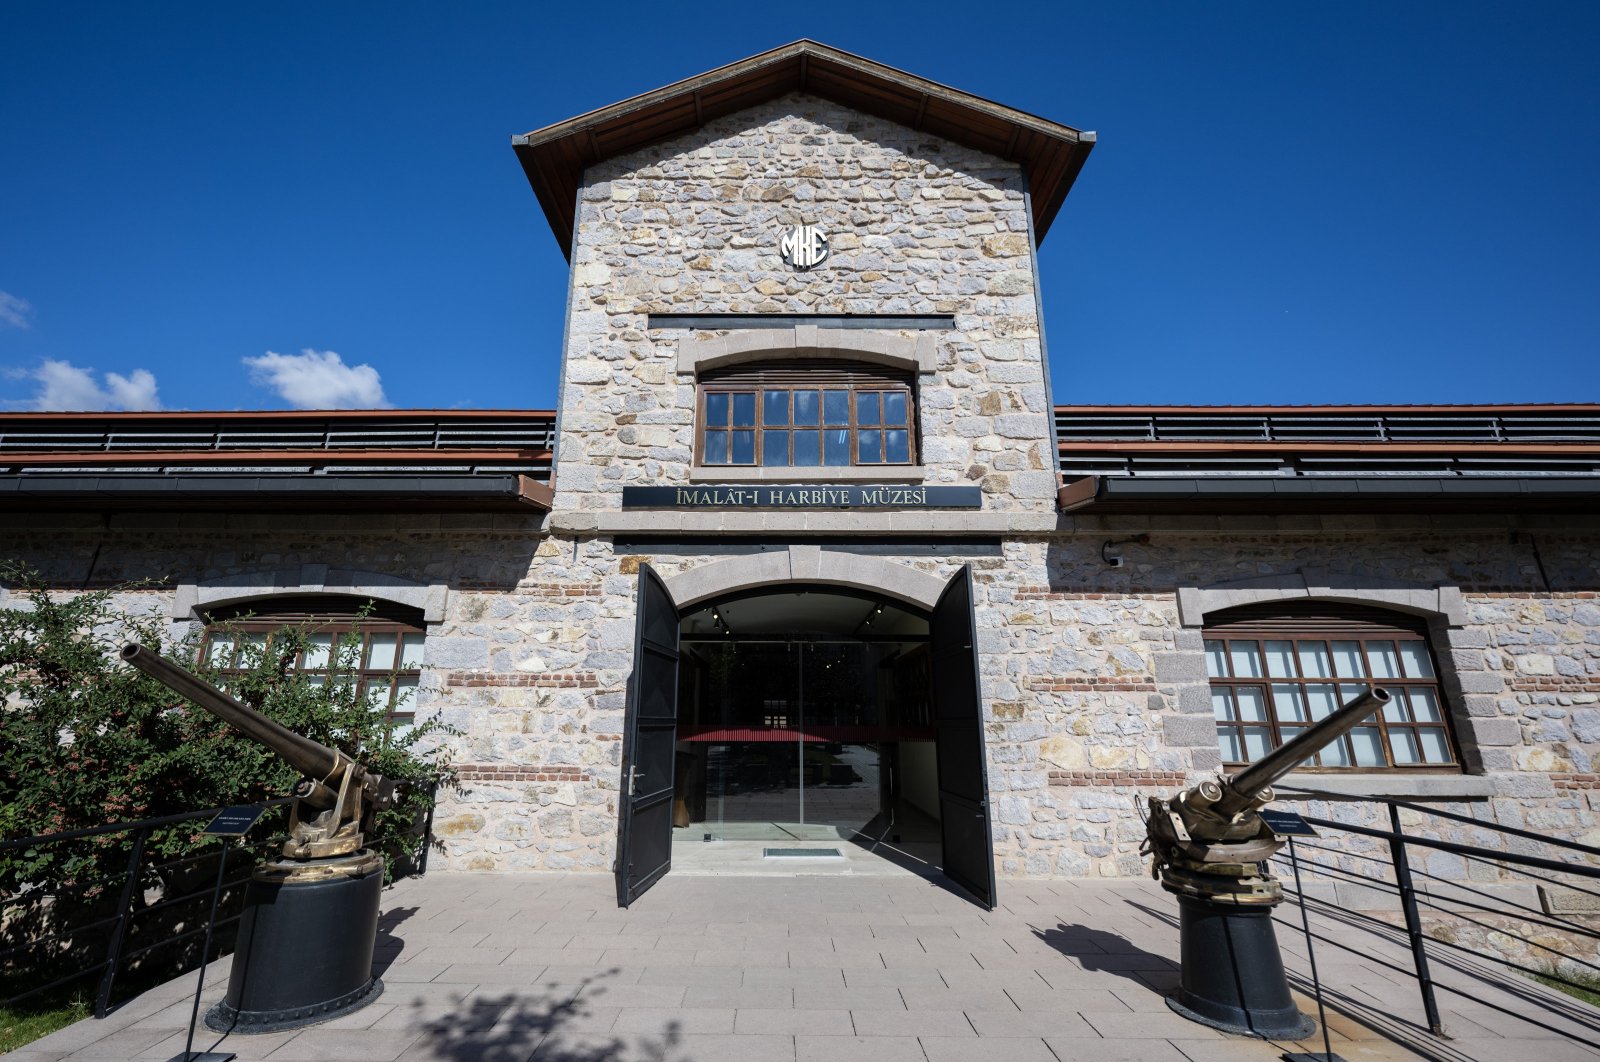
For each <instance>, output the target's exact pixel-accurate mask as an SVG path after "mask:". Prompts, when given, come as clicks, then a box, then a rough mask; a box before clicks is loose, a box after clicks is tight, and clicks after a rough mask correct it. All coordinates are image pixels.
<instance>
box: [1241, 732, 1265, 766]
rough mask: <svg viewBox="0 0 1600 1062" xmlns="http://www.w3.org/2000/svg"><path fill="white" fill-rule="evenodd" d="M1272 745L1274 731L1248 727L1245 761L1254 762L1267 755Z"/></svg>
mask: <svg viewBox="0 0 1600 1062" xmlns="http://www.w3.org/2000/svg"><path fill="white" fill-rule="evenodd" d="M1271 744H1272V731H1270V730H1268V729H1267V728H1266V727H1264V726H1247V727H1245V728H1244V755H1245V759H1247V760H1250V761H1252V762H1254V761H1255V760H1259V759H1260V758H1261V757H1263V756H1265V755H1266V754H1267V749H1268V747H1269V746H1270V745H1271Z"/></svg>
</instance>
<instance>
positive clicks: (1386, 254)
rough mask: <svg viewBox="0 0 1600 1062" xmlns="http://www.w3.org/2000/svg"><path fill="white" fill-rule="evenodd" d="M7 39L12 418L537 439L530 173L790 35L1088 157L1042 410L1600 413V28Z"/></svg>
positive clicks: (28, 23) (1, 287) (1411, 15)
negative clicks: (142, 413)
mask: <svg viewBox="0 0 1600 1062" xmlns="http://www.w3.org/2000/svg"><path fill="white" fill-rule="evenodd" d="M590 17H593V19H594V20H595V21H593V22H590V21H589V19H590ZM0 18H3V22H0V24H3V27H4V32H0V144H3V145H4V151H3V155H0V158H3V159H4V162H3V164H0V370H3V375H0V401H4V402H6V403H7V405H8V406H9V407H10V408H23V407H30V406H36V405H38V404H39V403H40V402H41V401H42V402H44V403H45V404H47V405H57V406H59V405H63V404H72V405H79V406H86V405H94V404H98V405H100V406H104V407H109V408H116V407H119V406H120V407H137V406H140V405H149V404H151V403H153V402H158V403H159V404H160V405H162V406H163V407H165V408H189V409H204V408H214V409H236V408H289V407H291V406H293V405H295V404H307V403H315V401H316V400H317V399H319V398H329V397H332V398H334V399H336V400H337V401H338V402H339V403H340V404H344V405H362V404H374V403H378V402H387V403H389V404H392V405H395V406H399V407H430V408H432V407H449V406H462V407H478V408H504V407H518V408H532V407H541V406H547V405H549V404H551V403H552V402H553V401H554V397H555V390H556V370H557V365H558V358H559V347H560V343H561V325H562V322H561V314H562V310H563V298H564V293H565V284H564V274H565V268H566V265H565V262H564V260H563V259H562V256H561V252H560V250H559V248H558V247H557V245H556V242H555V240H554V238H553V237H552V236H551V234H550V232H549V230H548V228H547V226H546V224H545V221H544V219H543V217H542V215H541V214H540V212H539V210H538V207H537V204H536V202H535V200H534V197H533V194H532V192H531V191H530V190H529V188H528V186H527V183H526V181H525V180H524V178H523V176H522V173H521V171H520V169H519V167H518V165H517V163H516V159H515V157H514V156H513V154H512V151H511V147H510V142H509V138H510V136H511V135H512V134H513V133H520V132H526V131H528V130H530V129H535V128H538V127H540V126H543V125H546V124H548V123H550V122H554V121H558V120H560V119H563V118H567V117H570V116H572V115H575V114H578V113H581V112H583V111H587V110H590V109H592V108H594V107H597V106H601V105H604V104H606V103H610V102H613V101H615V100H618V99H622V98H624V97H627V96H630V95H633V94H635V93H638V92H641V91H645V90H648V89H651V88H654V87H657V86H659V85H663V84H666V83H668V82H671V81H674V80H677V79H679V78H682V77H686V76H689V75H692V74H696V73H699V72H701V71H704V70H708V69H711V68H713V67H716V66H719V65H721V64H723V63H726V62H731V61H733V60H735V59H739V58H742V57H744V56H747V55H750V54H753V53H755V52H759V51H762V50H765V49H767V48H769V47H773V46H775V45H777V44H780V43H784V42H786V41H790V40H793V39H795V38H798V37H812V38H815V39H817V40H820V41H823V42H825V43H828V44H832V45H835V46H837V47H841V48H844V49H847V50H850V51H854V52H858V53H860V54H862V55H865V56H868V57H870V58H873V59H876V60H878V61H880V62H884V63H888V64H890V65H892V66H898V67H901V68H903V69H906V70H910V71H912V72H914V73H917V74H920V75H922V76H925V77H929V78H933V79H935V80H938V81H942V82H945V83H947V84H950V85H953V86H955V87H957V88H961V89H965V90H967V91H970V92H974V93H977V94H979V95H982V96H986V97H989V98H991V99H995V100H998V101H1000V102H1002V103H1006V104H1009V105H1011V106H1014V107H1018V108H1020V109H1023V110H1026V111H1031V112H1033V113H1036V114H1039V115H1042V116H1044V117H1047V118H1051V119H1054V120H1056V121H1060V122H1063V123H1065V124H1068V125H1072V126H1076V127H1078V128H1081V129H1093V130H1096V131H1097V132H1098V133H1099V136H1100V142H1099V144H1098V146H1097V147H1096V149H1095V152H1094V154H1093V156H1092V157H1091V158H1090V160H1089V163H1088V165H1087V166H1086V168H1085V169H1084V172H1083V174H1082V176H1081V177H1080V178H1079V181H1078V184H1077V186H1076V188H1075V190H1074V192H1073V194H1072V196H1071V198H1069V200H1068V201H1067V204H1066V206H1065V208H1064V209H1063V211H1062V213H1061V215H1060V216H1059V217H1058V218H1057V220H1056V222H1055V226H1054V228H1053V229H1052V231H1051V233H1050V235H1049V238H1048V239H1047V240H1046V241H1045V245H1044V247H1043V249H1042V253H1041V256H1040V268H1041V271H1042V278H1043V290H1044V296H1045V315H1046V317H1045V320H1046V325H1047V328H1048V333H1049V339H1050V353H1051V361H1052V367H1053V373H1054V389H1055V396H1056V400H1057V401H1060V402H1084V403H1087V402H1095V403H1158V402H1159V403H1230V402H1237V403H1323V402H1390V401H1393V402H1509V401H1528V402H1534V401H1561V402H1567V401H1596V400H1600V367H1597V358H1596V352H1597V350H1600V297H1597V296H1600V195H1597V188H1600V63H1597V62H1596V61H1595V58H1594V57H1595V55H1596V53H1597V50H1600V5H1597V4H1594V3H1565V4H1562V3H1551V4H1530V5H1512V4H1495V5H1487V4H1476V3H1405V4H1389V3H1385V4H1359V3H1340V4H1323V5H1310V4H1261V3H1250V4H1245V3H1212V4H1176V3H1174V4H1121V3H1102V4H1072V3H1062V4H1050V5H1042V4H1041V5H1035V6H1033V7H1032V8H1030V7H1029V6H1026V5H992V4H944V3H938V2H929V3H920V4H916V5H901V4H896V5H865V4H859V3H855V4H829V3H821V2H808V3H804V4H781V5H780V4H774V5H751V4H748V3H741V4H730V5H726V6H721V7H719V6H717V5H715V4H709V5H708V4H697V5H678V4H674V5H667V4H660V3H655V4H640V5H637V6H632V7H630V5H628V4H626V3H612V4H607V5H603V6H600V7H591V6H588V5H547V4H531V3H523V4H505V5H490V4H454V5H447V4H432V5H420V4H407V3H383V4H376V3H374V4H357V3H341V4H318V5H311V4H297V3H290V4H280V5H250V6H246V5H236V4H209V3H208V4H179V3H165V4H125V3H119V4H86V3H77V4H69V3H59V2H37V3H35V2H19V0H13V2H11V3H9V4H7V5H6V6H5V9H4V13H3V16H0ZM307 351H310V352H312V354H311V355H310V356H308V355H306V354H305V353H304V352H307ZM328 352H334V354H336V355H337V358H333V357H331V356H330V355H329V354H328ZM361 366H366V367H367V368H366V369H365V370H362V369H360V368H359V367H361Z"/></svg>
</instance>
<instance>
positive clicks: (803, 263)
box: [778, 225, 828, 273]
mask: <svg viewBox="0 0 1600 1062" xmlns="http://www.w3.org/2000/svg"><path fill="white" fill-rule="evenodd" d="M778 257H780V258H782V259H783V261H784V264H786V265H790V266H793V267H794V268H796V269H798V270H800V271H801V272H802V273H803V272H805V271H806V270H808V269H811V268H812V267H814V266H818V265H821V264H822V260H823V259H824V258H826V257H828V237H826V236H824V235H823V234H822V230H821V229H819V228H817V227H816V226H815V225H796V226H795V227H794V228H792V229H790V230H789V231H788V232H786V233H784V234H783V235H782V236H780V237H779V238H778Z"/></svg>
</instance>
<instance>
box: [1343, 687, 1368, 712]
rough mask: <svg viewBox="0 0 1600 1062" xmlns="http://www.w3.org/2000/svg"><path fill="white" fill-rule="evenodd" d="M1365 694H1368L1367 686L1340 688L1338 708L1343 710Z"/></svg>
mask: <svg viewBox="0 0 1600 1062" xmlns="http://www.w3.org/2000/svg"><path fill="white" fill-rule="evenodd" d="M1365 692H1367V687H1365V686H1348V685H1346V686H1340V687H1339V705H1338V706H1339V707H1341V708H1342V707H1344V706H1345V705H1347V704H1349V703H1350V702H1351V701H1353V700H1355V699H1356V698H1357V697H1359V696H1361V695H1362V694H1363V693H1365Z"/></svg>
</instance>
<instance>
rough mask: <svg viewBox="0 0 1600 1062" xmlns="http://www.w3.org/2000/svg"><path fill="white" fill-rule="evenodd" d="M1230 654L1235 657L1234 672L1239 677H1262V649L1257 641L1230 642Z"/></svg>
mask: <svg viewBox="0 0 1600 1062" xmlns="http://www.w3.org/2000/svg"><path fill="white" fill-rule="evenodd" d="M1228 655H1229V656H1231V657H1232V658H1233V673H1234V675H1235V676H1237V677H1239V678H1260V677H1261V649H1260V646H1259V645H1258V644H1257V643H1256V642H1229V643H1228Z"/></svg>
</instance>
